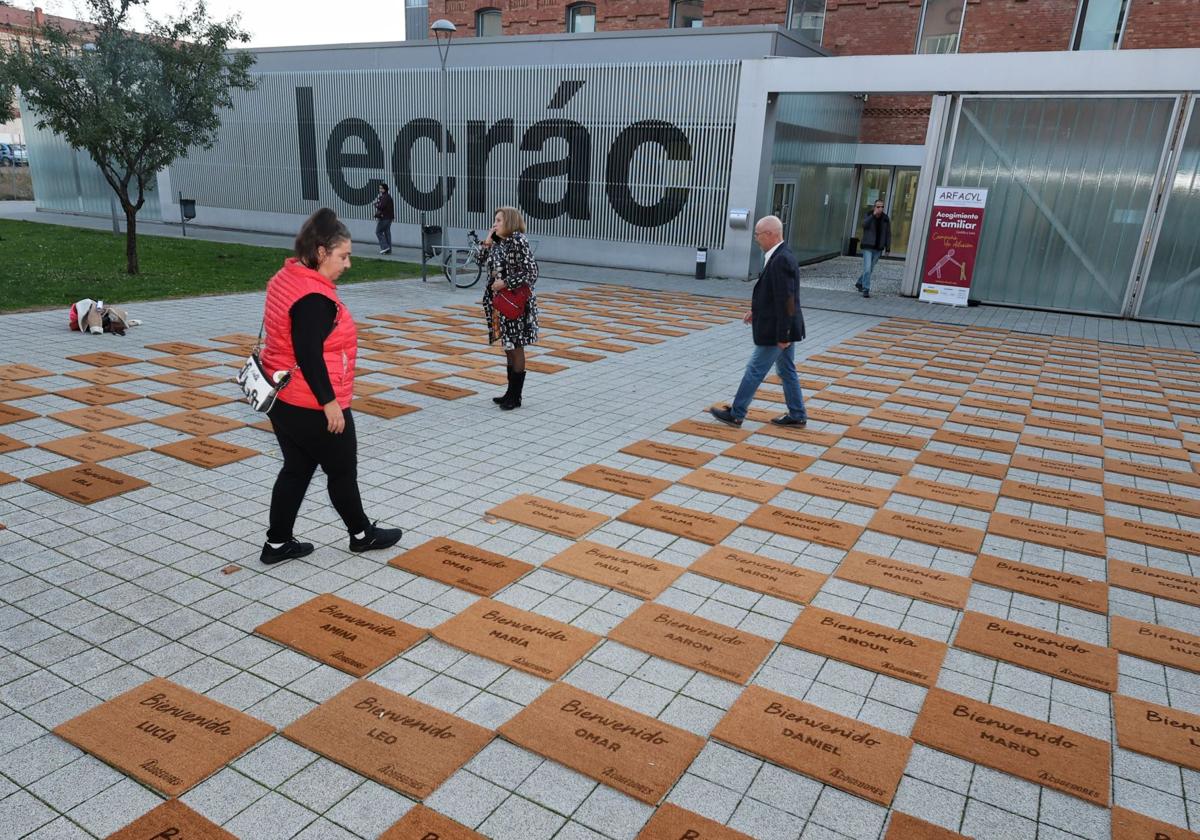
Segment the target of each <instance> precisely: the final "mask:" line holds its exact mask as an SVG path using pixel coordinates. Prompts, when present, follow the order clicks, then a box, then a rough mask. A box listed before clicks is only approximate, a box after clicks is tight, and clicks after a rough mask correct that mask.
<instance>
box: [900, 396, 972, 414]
mask: <svg viewBox="0 0 1200 840" xmlns="http://www.w3.org/2000/svg"><path fill="white" fill-rule="evenodd" d="M884 402H885V403H896V404H897V405H907V406H910V407H912V408H920V409H924V410H925V411H940V412H942V413H943V414H945V415H946V416H947V417H949V416H950V415H951V414H952V413H953V412H954V409H956V408H957V407H958V406H957V404H955V403H952V402H946V401H944V400H931V399H929V398H928V397H916V396H913V395H912V394H893V395H892V396H890V397H888V398H887V399H886V400H884Z"/></svg>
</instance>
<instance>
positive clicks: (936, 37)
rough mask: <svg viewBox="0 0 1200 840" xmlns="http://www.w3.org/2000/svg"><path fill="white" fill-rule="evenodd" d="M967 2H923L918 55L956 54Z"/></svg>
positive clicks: (929, 0) (956, 0) (963, 0)
mask: <svg viewBox="0 0 1200 840" xmlns="http://www.w3.org/2000/svg"><path fill="white" fill-rule="evenodd" d="M966 5H967V0H925V6H924V8H922V9H921V33H920V35H918V36H917V52H918V53H956V52H958V36H959V33H960V32H962V21H963V15H964V14H965V13H966Z"/></svg>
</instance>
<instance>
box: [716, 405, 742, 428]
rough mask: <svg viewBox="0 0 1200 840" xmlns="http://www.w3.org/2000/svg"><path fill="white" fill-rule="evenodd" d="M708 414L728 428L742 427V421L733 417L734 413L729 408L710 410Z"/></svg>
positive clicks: (722, 407)
mask: <svg viewBox="0 0 1200 840" xmlns="http://www.w3.org/2000/svg"><path fill="white" fill-rule="evenodd" d="M708 413H709V414H711V415H712V416H713V417H715V418H717V419H718V420H720V421H721V422H722V423H724V424H725V425H727V426H741V425H742V421H741V420H738V419H737V418H736V417H734V416H733V412H732V411H730V410H729V406H727V405H725V406H721V407H720V408H710V409H709V410H708Z"/></svg>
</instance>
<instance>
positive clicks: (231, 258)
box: [0, 219, 421, 311]
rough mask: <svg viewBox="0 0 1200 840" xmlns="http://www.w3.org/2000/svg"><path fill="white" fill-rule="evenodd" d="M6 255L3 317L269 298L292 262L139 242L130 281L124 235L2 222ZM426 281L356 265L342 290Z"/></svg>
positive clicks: (407, 267) (240, 250)
mask: <svg viewBox="0 0 1200 840" xmlns="http://www.w3.org/2000/svg"><path fill="white" fill-rule="evenodd" d="M357 247H359V248H364V249H365V248H367V246H365V245H359V246H357ZM370 250H371V252H373V251H374V248H371V249H370ZM0 252H3V253H4V255H5V260H4V266H3V274H0V311H11V310H14V309H35V308H44V307H57V306H62V307H67V306H70V305H71V304H72V303H74V302H75V301H77V300H79V299H81V298H94V299H96V300H104V301H110V302H112V303H115V304H125V303H129V302H130V301H135V300H155V299H160V298H171V297H190V296H192V295H211V294H220V293H222V292H253V291H262V290H263V289H265V288H266V285H267V281H268V280H269V279H271V275H273V274H274V273H275V272H276V271H278V270H279V267H280V266H281V265H283V261H284V259H286V258H287V257H289V256H291V252H290V251H285V250H283V249H280V248H258V247H255V246H253V245H227V244H224V243H221V242H205V241H203V240H200V239H191V238H188V239H168V238H165V237H161V236H139V237H138V255H139V259H140V261H141V268H142V273H141V274H138V275H136V276H133V277H131V276H129V275H128V274H126V273H125V236H124V234H122V235H120V236H114V235H113V234H112V233H107V232H100V231H94V230H80V229H79V228H73V227H64V226H61V225H46V224H41V223H40V222H21V221H13V220H8V219H0ZM420 273H421V267H420V265H416V264H413V263H405V262H397V261H389V260H378V259H375V260H371V259H360V258H358V257H355V258H354V259H353V260H352V266H351V268H350V270H349V271H347V272H346V273H345V274H343V275H342V277H341V279H340V280H339V281H338V283H339V284H344V283H356V282H361V281H364V280H394V279H396V278H399V277H414V276H417V275H419V274H420Z"/></svg>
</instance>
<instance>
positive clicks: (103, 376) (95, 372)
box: [64, 368, 143, 385]
mask: <svg viewBox="0 0 1200 840" xmlns="http://www.w3.org/2000/svg"><path fill="white" fill-rule="evenodd" d="M64 375H65V376H69V377H71V378H72V379H82V380H83V381H84V382H91V383H92V384H93V385H120V384H121V383H122V382H133V381H134V380H137V379H142V378H143V377H142V376H139V375H138V374H136V373H130V372H129V371H127V370H121V369H120V368H83V369H82V370H72V371H68V372H67V373H66V374H64Z"/></svg>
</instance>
